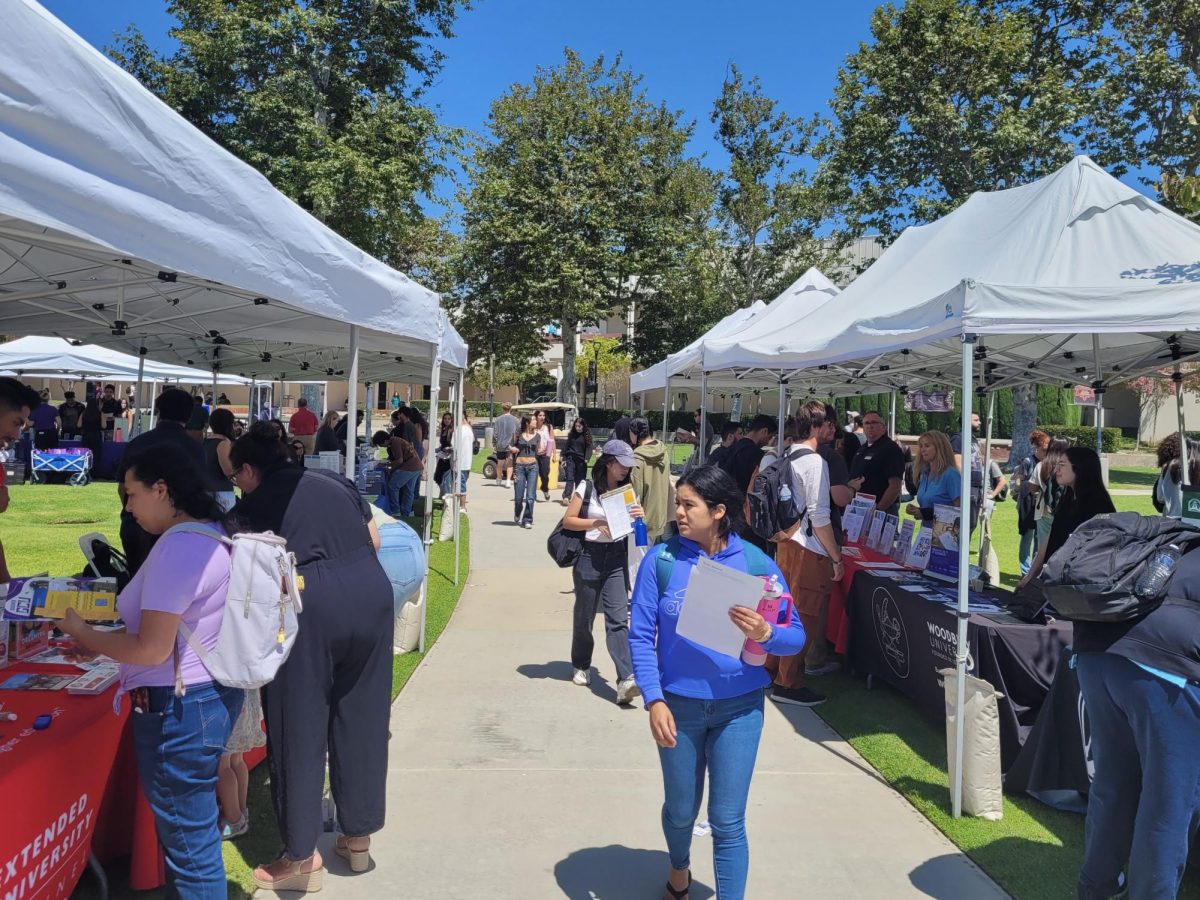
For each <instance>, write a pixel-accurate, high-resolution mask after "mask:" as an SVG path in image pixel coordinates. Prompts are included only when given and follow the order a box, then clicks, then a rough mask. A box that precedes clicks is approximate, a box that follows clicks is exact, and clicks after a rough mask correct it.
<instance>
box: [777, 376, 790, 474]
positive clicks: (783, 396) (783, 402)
mask: <svg viewBox="0 0 1200 900" xmlns="http://www.w3.org/2000/svg"><path fill="white" fill-rule="evenodd" d="M786 421H787V385H786V384H784V383H783V379H782V378H780V379H779V423H778V429H779V432H778V434H776V435H775V449H776V451H777V453H778V455H779V458H780V459H783V423H784V422H786Z"/></svg>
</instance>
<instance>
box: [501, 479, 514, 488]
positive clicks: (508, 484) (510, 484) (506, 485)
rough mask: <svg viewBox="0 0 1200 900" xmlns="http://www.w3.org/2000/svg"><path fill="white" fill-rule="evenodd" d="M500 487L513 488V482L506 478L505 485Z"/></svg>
mask: <svg viewBox="0 0 1200 900" xmlns="http://www.w3.org/2000/svg"><path fill="white" fill-rule="evenodd" d="M500 486H501V487H506V488H510V487H512V482H511V481H509V480H508V479H507V478H505V479H504V483H503V484H501V485H500Z"/></svg>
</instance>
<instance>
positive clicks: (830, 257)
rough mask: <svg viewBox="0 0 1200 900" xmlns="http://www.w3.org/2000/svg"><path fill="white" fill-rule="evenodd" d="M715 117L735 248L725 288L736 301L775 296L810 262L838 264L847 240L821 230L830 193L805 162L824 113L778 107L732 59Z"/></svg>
mask: <svg viewBox="0 0 1200 900" xmlns="http://www.w3.org/2000/svg"><path fill="white" fill-rule="evenodd" d="M712 122H713V124H714V125H715V126H716V138H717V141H718V143H719V144H720V145H721V147H722V148H723V149H724V150H725V152H726V153H728V154H729V168H728V171H725V172H722V173H721V182H720V187H719V189H718V194H717V197H718V206H717V209H716V215H717V219H718V221H719V222H720V225H721V228H722V230H723V233H724V237H725V242H726V246H727V248H728V253H729V260H728V265H727V267H726V268H725V272H726V275H727V277H726V279H725V285H724V292H725V293H726V295H727V296H728V298H729V300H730V301H731V303H730V306H731V308H737V307H739V306H750V305H751V304H752V303H754V301H755V300H770V299H772V298H774V297H775V296H777V295H778V294H779V292H780V291H782V290H783V289H784V288H786V287H787V286H788V285H789V284H790V283H791V282H792V281H794V280H795V279H796V276H797V275H799V274H800V273H801V272H803V271H805V270H806V269H808V268H809V267H810V266H814V265H815V266H817V267H818V268H828V267H829V266H830V265H832V264H836V262H837V256H838V253H837V251H838V249H839V248H840V246H841V244H840V243H838V242H837V241H836V240H834V241H833V242H831V243H825V244H823V243H822V241H821V239H820V237H819V236H818V235H819V233H820V232H821V230H822V229H823V228H824V227H825V226H826V225H827V224H828V220H829V219H830V216H831V213H832V205H831V197H830V194H829V192H828V191H827V190H825V187H824V185H823V184H822V183H820V182H818V181H815V180H811V179H810V178H809V177H808V173H807V172H806V170H805V168H804V166H803V162H804V160H805V159H806V158H807V156H808V154H809V153H810V152H811V151H812V150H813V147H814V144H815V139H816V136H817V134H818V132H819V130H820V128H821V124H822V123H821V121H820V119H819V118H818V117H816V116H813V117H812V118H811V119H803V118H796V117H794V116H791V115H789V114H787V113H785V112H782V111H780V110H779V109H778V104H777V103H776V102H775V101H774V100H772V99H771V98H770V97H768V96H766V95H765V94H764V93H763V90H762V85H761V83H760V82H759V80H758V77H757V76H751V77H750V78H746V77H745V76H743V75H742V73H741V71H740V70H739V69H738V68H737V66H731V67H730V71H729V76H728V77H727V78H726V79H725V84H724V86H723V87H722V90H721V95H720V96H719V97H718V98H717V100H716V102H715V103H714V104H713V111H712Z"/></svg>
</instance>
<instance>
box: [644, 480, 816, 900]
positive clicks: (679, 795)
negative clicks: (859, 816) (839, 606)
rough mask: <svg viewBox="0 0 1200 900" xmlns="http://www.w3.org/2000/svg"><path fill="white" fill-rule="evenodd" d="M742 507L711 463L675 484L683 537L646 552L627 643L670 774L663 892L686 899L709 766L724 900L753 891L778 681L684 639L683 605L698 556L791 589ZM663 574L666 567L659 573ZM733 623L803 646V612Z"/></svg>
mask: <svg viewBox="0 0 1200 900" xmlns="http://www.w3.org/2000/svg"><path fill="white" fill-rule="evenodd" d="M743 502H744V501H743V495H742V492H741V490H739V488H738V487H737V485H736V484H734V482H733V479H732V478H730V477H729V475H728V474H727V473H725V472H724V471H722V470H721V469H718V468H717V467H715V466H701V467H699V468H696V469H693V470H692V471H691V472H688V473H687V474H685V475H684V476H682V477H681V478H680V479H679V481H678V483H677V484H676V486H675V523H676V524H677V525H678V526H679V537H678V538H672V539H671V540H670V541H668V542H667V543H666V544H659V545H658V546H656V547H654V548H653V549H652V550H651V551H650V552H649V553H648V554H647V555H646V558H645V559H644V560H643V561H642V565H641V567H640V568H639V569H638V573H637V581H636V584H635V586H634V590H633V614H632V619H631V627H630V633H629V645H630V649H631V651H632V654H633V667H634V677H635V678H637V681H638V684H639V686H640V687H641V690H642V696H643V697H644V698H645V704H646V709H647V711H648V712H649V716H650V734H651V736H652V737H653V738H654V741H655V743H656V744H658V748H659V749H658V757H659V762H660V764H661V765H662V771H663V785H664V793H665V796H664V799H663V807H662V827H663V834H664V836H665V838H666V843H667V853H668V855H669V857H670V865H671V870H670V873H669V874H668V877H667V884H666V888H665V892H664V894H663V897H664V898H670V900H687V897H688V890H689V888H690V886H691V882H692V877H691V872H690V865H691V863H690V855H691V844H692V827H693V826H694V825H695V822H696V816H697V814H698V813H699V811H700V801H701V798H702V797H703V796H704V774H705V772H706V771H707V772H708V776H709V796H708V821H709V823H710V825H711V826H712V839H713V867H714V870H715V872H716V881H717V884H716V889H717V896H718V897H720V898H721V900H743V898H744V897H745V895H746V880H747V875H748V871H749V861H750V850H749V843H748V841H747V838H746V798H747V796H748V795H749V791H750V780H751V777H752V776H753V774H754V760H755V757H756V755H757V753H758V742H759V737H760V736H761V734H762V725H763V696H764V691H765V689H766V688H767V687H768V686H769V685H770V683H771V676H770V675H769V674H768V673H767V671H766V669H764V668H763V667H762V666H752V665H748V664H747V663H745V662H743V661H742V659H740V658H734V657H731V656H726V655H724V654H722V653H717V652H716V651H713V650H708V649H707V648H705V647H702V646H700V645H699V644H696V643H693V642H691V641H688V640H685V639H683V638H681V637H679V636H678V635H677V634H676V627H677V626H678V623H679V613H680V610H681V609H682V606H683V604H684V603H686V602H687V596H686V589H687V583H688V579H689V577H690V576H691V571H692V568H693V567H694V566H695V565H696V564H697V563H698V562H699V561H700V560H701V559H711V560H713V561H714V562H717V563H720V564H721V565H725V566H729V567H730V568H733V569H736V570H738V571H740V572H748V571H749V570H750V567H751V565H750V563H749V559H750V558H751V557H755V558H757V559H758V561H759V565H760V566H765V569H766V571H767V572H768V573H769V574H770V575H772V576H773V577H774V578H775V579H777V580H778V582H779V584H780V586H781V587H782V588H783V590H784V591H785V592H786V591H787V590H788V588H787V584H786V582H785V581H784V578H783V573H782V572H781V571H780V570H779V567H778V566H776V565H775V563H774V562H772V561H771V560H770V559H768V558H767V557H766V556H765V554H762V553H761V551H756V550H755V548H753V547H750V546H748V545H746V544H745V543H743V541H742V540H741V538H739V537H738V535H737V533H736V532H737V526H738V525H740V524H741V522H740V520H741V515H742V504H743ZM664 553H666V554H668V557H667V559H670V556H671V555H673V557H674V559H673V561H671V562H670V563H669V564H666V561H665V560H660V557H662V556H663V554H664ZM664 568H665V569H667V570H668V571H667V572H662V573H661V575H660V569H664ZM760 571H761V569H760ZM668 572H669V574H668ZM660 579H661V580H660ZM729 618H730V620H731V621H732V622H733V624H734V625H736V626H737V627H738V629H739V630H741V632H742V633H743V634H745V635H746V637H747V638H749V639H751V640H753V641H756V642H757V643H759V644H760V645H762V647H763V648H764V649H765V650H766V651H767V652H768V653H771V654H774V655H775V656H794V655H795V654H797V653H799V652H800V651H801V650H802V649H803V648H804V643H805V633H804V626H803V625H802V624H801V621H800V617H799V616H798V615H797V614H796V610H795V607H792V609H791V614H790V619H789V625H788V627H779V626H777V625H774V624H772V623H770V622H767V621H766V620H765V619H763V617H762V616H760V615H759V614H758V612H757V611H756V610H753V609H750V608H748V607H744V606H734V607H732V608H731V609H730V611H729Z"/></svg>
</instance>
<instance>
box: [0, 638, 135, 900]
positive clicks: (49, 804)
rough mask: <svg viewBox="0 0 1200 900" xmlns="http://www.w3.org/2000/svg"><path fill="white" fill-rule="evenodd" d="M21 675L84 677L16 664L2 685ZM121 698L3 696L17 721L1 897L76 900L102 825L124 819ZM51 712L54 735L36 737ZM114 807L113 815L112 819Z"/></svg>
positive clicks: (7, 731)
mask: <svg viewBox="0 0 1200 900" xmlns="http://www.w3.org/2000/svg"><path fill="white" fill-rule="evenodd" d="M5 624H7V623H5ZM19 672H37V673H45V674H49V675H63V674H72V673H74V674H79V673H78V672H77V671H76V670H74V669H70V668H67V667H63V666H29V665H21V664H16V665H12V666H9V667H8V668H6V669H3V670H0V681H3V680H4V679H6V678H8V677H9V676H10V675H13V674H16V673H19ZM115 691H116V688H115V687H113V688H110V689H109V690H108V691H106V692H105V693H103V694H101V695H100V696H98V697H73V696H71V695H70V694H68V693H67V692H66V691H0V703H3V704H4V710H5V712H13V713H16V714H17V721H15V722H4V721H0V791H2V792H3V793H2V796H3V798H4V799H3V804H4V811H5V815H3V816H0V857H2V858H3V862H2V863H0V865H2V867H3V868H2V869H0V872H2V874H0V896H6V897H20V898H22V900H55V898H66V897H69V896H70V894H71V891H72V890H73V889H74V887H75V883H76V882H77V881H78V880H79V876H80V875H81V874H82V872H83V869H84V866H85V865H86V863H87V856H88V850H89V848H91V846H92V838H93V833H94V832H96V830H97V828H98V827H99V824H98V823H101V822H103V821H104V820H105V816H106V815H108V814H115V815H117V816H118V817H120V816H121V815H122V810H121V809H120V808H119V806H120V803H119V800H120V793H121V791H120V790H119V789H118V788H116V787H115V786H114V784H113V777H112V776H114V775H115V773H116V768H115V767H114V762H115V761H116V758H117V756H118V748H119V746H120V744H121V736H122V733H123V732H124V730H125V727H124V726H125V718H126V717H127V715H128V711H126V713H125V715H122V716H115V715H113V711H112V698H113V693H114V692H115ZM43 713H46V714H49V715H51V716H54V720H53V722H52V724H51V725H50V727H49V728H47V729H46V730H44V731H35V730H34V729H33V720H34V719H35V718H36V717H37V716H39V715H41V714H43ZM114 804H115V805H114ZM126 805H127V806H128V804H126ZM106 806H108V807H111V810H110V811H107V812H106ZM106 830H107V829H106ZM126 836H127V839H128V832H126Z"/></svg>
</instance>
